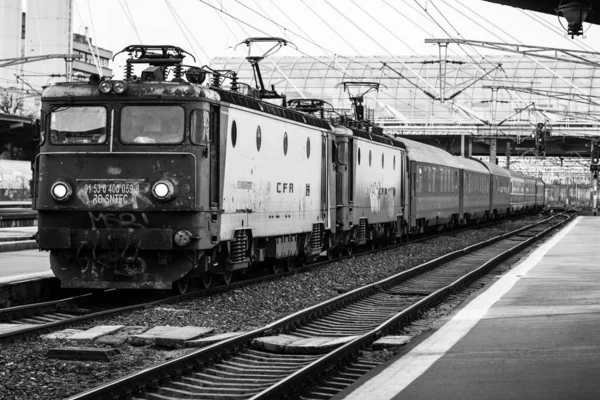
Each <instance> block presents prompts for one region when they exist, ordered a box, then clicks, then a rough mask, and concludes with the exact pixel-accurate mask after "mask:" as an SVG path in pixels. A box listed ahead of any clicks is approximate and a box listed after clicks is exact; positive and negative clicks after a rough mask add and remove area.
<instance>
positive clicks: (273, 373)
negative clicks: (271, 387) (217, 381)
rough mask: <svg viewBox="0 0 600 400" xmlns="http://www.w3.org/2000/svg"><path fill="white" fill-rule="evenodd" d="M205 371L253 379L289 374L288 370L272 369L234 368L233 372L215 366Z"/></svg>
mask: <svg viewBox="0 0 600 400" xmlns="http://www.w3.org/2000/svg"><path fill="white" fill-rule="evenodd" d="M204 371H205V373H210V374H213V375H214V376H215V377H223V378H242V379H253V378H259V379H264V378H265V377H271V378H276V377H284V376H287V375H288V374H287V373H286V372H282V371H281V370H272V371H270V372H268V371H260V372H263V373H256V371H244V370H241V371H240V370H236V369H234V370H233V372H231V371H224V370H219V369H214V368H208V369H205V370H204ZM264 372H268V373H264Z"/></svg>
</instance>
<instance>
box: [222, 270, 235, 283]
mask: <svg viewBox="0 0 600 400" xmlns="http://www.w3.org/2000/svg"><path fill="white" fill-rule="evenodd" d="M232 280H233V271H225V273H224V274H223V282H225V284H226V285H229V284H230V283H231V281H232Z"/></svg>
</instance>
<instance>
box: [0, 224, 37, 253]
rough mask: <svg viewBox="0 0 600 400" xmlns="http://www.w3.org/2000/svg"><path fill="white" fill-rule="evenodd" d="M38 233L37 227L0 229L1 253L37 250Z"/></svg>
mask: <svg viewBox="0 0 600 400" xmlns="http://www.w3.org/2000/svg"><path fill="white" fill-rule="evenodd" d="M36 232H37V226H18V227H5V228H0V252H6V251H18V250H29V249H37V248H38V245H37V243H36V241H35V240H33V235H35V233H36Z"/></svg>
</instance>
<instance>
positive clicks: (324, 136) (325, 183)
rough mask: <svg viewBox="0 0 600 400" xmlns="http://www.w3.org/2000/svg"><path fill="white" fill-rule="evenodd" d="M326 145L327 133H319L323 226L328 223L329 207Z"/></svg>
mask: <svg viewBox="0 0 600 400" xmlns="http://www.w3.org/2000/svg"><path fill="white" fill-rule="evenodd" d="M328 154H329V152H328V146H327V134H326V133H324V132H323V133H322V134H321V202H320V203H321V218H322V219H323V222H325V226H326V227H328V225H329V218H327V209H328V208H329V179H328V177H329V174H328V173H327V172H328V168H329V160H328V159H327V158H328V157H327V155H328Z"/></svg>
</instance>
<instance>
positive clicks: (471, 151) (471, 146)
mask: <svg viewBox="0 0 600 400" xmlns="http://www.w3.org/2000/svg"><path fill="white" fill-rule="evenodd" d="M468 139H469V145H468V150H467V158H471V157H472V156H473V137H472V136H469V138H468Z"/></svg>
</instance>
